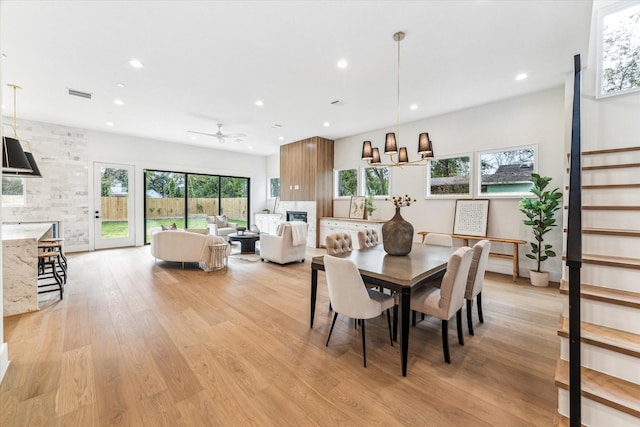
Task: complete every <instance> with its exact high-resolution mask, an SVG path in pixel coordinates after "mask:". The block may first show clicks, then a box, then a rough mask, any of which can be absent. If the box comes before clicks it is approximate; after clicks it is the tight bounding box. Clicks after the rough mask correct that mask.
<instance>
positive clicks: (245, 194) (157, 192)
mask: <svg viewBox="0 0 640 427" xmlns="http://www.w3.org/2000/svg"><path fill="white" fill-rule="evenodd" d="M144 173H145V209H144V212H145V233H146V239H145V243H149V242H150V233H151V230H152V229H153V228H157V227H159V226H162V225H165V226H166V225H169V226H170V225H173V224H175V225H176V228H206V227H207V216H213V215H226V216H227V218H228V220H229V222H235V223H237V224H238V225H242V226H246V225H247V224H248V222H249V212H250V210H249V201H250V198H249V188H250V185H249V182H250V179H249V178H243V177H229V176H220V175H202V174H189V173H182V172H169V171H155V170H145V172H144Z"/></svg>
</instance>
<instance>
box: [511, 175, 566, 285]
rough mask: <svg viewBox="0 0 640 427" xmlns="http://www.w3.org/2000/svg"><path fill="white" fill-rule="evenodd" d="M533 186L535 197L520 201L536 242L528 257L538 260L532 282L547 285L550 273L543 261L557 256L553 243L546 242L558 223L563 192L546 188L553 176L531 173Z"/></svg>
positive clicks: (532, 191) (533, 243)
mask: <svg viewBox="0 0 640 427" xmlns="http://www.w3.org/2000/svg"><path fill="white" fill-rule="evenodd" d="M531 181H532V182H533V187H532V188H531V193H533V196H534V197H523V198H522V200H521V201H520V211H521V212H522V213H524V214H525V215H526V216H527V219H525V220H524V224H525V225H528V226H530V227H531V230H532V232H533V238H534V240H535V241H534V242H530V244H531V252H530V253H528V254H526V256H527V258H530V259H533V260H535V261H536V269H535V270H531V283H532V284H534V285H538V286H546V285H547V284H548V283H549V273H548V272H543V271H541V269H540V268H541V265H542V262H543V261H546V260H547V259H548V258H552V257H555V256H556V253H555V251H554V250H553V247H552V245H550V244H548V243H545V241H544V239H545V234H547V233H548V232H549V231H551V229H552V228H553V227H555V226H556V225H557V224H556V218H555V212H556V211H557V210H558V209H560V199H562V193H560V192H559V190H558V188H554V189H553V190H546V188H547V186H548V185H549V182H551V177H548V176H540V175H539V174H537V173H532V174H531Z"/></svg>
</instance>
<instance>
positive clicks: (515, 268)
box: [417, 231, 527, 282]
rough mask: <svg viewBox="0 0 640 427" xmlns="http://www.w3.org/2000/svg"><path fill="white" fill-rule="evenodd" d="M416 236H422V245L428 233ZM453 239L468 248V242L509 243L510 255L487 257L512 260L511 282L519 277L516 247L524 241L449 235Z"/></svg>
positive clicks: (492, 253)
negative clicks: (510, 246)
mask: <svg viewBox="0 0 640 427" xmlns="http://www.w3.org/2000/svg"><path fill="white" fill-rule="evenodd" d="M417 234H418V235H420V236H422V243H424V238H425V237H426V235H427V234H429V231H418V233H417ZM440 234H449V233H440ZM449 235H450V236H451V237H453V238H454V239H462V241H463V242H464V245H465V246H469V240H488V241H490V242H496V243H511V244H512V245H513V252H512V253H510V254H503V253H496V252H491V253H489V256H492V257H496V258H506V259H511V260H513V281H514V282H515V281H516V279H517V278H518V276H519V275H520V266H519V265H518V245H524V244H525V243H527V241H526V240H518V239H504V238H502V237H481V236H467V235H465V234H449Z"/></svg>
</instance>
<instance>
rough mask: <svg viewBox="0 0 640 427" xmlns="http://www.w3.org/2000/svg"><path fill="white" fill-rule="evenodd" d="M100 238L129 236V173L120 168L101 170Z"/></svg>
mask: <svg viewBox="0 0 640 427" xmlns="http://www.w3.org/2000/svg"><path fill="white" fill-rule="evenodd" d="M100 207H101V212H102V221H101V222H102V229H101V232H100V238H102V239H118V238H122V237H127V236H129V226H130V225H129V221H128V218H129V171H128V170H126V169H118V168H101V169H100Z"/></svg>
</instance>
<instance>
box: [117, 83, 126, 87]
mask: <svg viewBox="0 0 640 427" xmlns="http://www.w3.org/2000/svg"><path fill="white" fill-rule="evenodd" d="M116 86H118V87H124V83H116Z"/></svg>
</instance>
